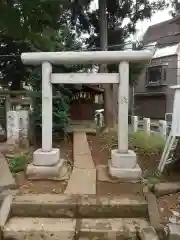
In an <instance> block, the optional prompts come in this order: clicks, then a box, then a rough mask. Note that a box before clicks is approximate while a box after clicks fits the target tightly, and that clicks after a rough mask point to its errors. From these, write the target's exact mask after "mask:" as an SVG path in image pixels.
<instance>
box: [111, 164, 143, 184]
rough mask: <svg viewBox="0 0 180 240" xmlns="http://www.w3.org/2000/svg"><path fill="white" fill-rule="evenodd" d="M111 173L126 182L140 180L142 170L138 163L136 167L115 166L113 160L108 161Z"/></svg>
mask: <svg viewBox="0 0 180 240" xmlns="http://www.w3.org/2000/svg"><path fill="white" fill-rule="evenodd" d="M108 166H109V174H110V175H111V176H112V177H113V178H118V179H121V181H125V182H134V183H135V182H140V181H141V175H142V171H141V168H140V167H139V165H138V164H136V166H135V167H134V168H115V167H113V166H112V163H111V161H109V162H108Z"/></svg>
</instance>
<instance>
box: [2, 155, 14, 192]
mask: <svg viewBox="0 0 180 240" xmlns="http://www.w3.org/2000/svg"><path fill="white" fill-rule="evenodd" d="M15 187H16V183H15V180H14V178H13V175H12V173H11V172H10V170H9V166H8V163H7V161H6V159H5V158H4V156H3V155H2V154H1V153H0V192H1V191H3V190H4V189H8V188H15Z"/></svg>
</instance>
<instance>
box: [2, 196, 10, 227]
mask: <svg viewBox="0 0 180 240" xmlns="http://www.w3.org/2000/svg"><path fill="white" fill-rule="evenodd" d="M12 200H13V196H12V195H8V196H6V197H5V198H4V200H3V202H2V204H1V206H0V228H3V227H4V225H5V223H6V221H7V219H8V217H9V214H10V210H11V203H12Z"/></svg>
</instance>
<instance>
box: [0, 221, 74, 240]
mask: <svg viewBox="0 0 180 240" xmlns="http://www.w3.org/2000/svg"><path fill="white" fill-rule="evenodd" d="M75 224H76V220H74V219H59V218H17V217H15V218H11V219H10V220H9V221H8V222H7V224H6V225H5V227H4V230H3V235H4V238H5V239H13V240H24V239H28V240H39V239H51V240H57V239H63V240H71V239H74V235H75Z"/></svg>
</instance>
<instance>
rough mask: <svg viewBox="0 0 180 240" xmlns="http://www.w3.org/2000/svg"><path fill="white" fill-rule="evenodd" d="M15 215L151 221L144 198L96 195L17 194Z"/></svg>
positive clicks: (13, 205)
mask: <svg viewBox="0 0 180 240" xmlns="http://www.w3.org/2000/svg"><path fill="white" fill-rule="evenodd" d="M10 215H11V216H16V217H52V218H138V217H142V218H148V205H147V202H146V201H145V199H144V198H143V197H137V196H134V195H132V196H131V195H128V196H110V195H109V196H104V197H99V196H96V195H66V194H62V195H59V194H58V195H56V194H54V195H53V194H39V195H35V194H26V195H19V196H18V195H17V196H15V197H14V198H13V201H12V204H11V213H10Z"/></svg>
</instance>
